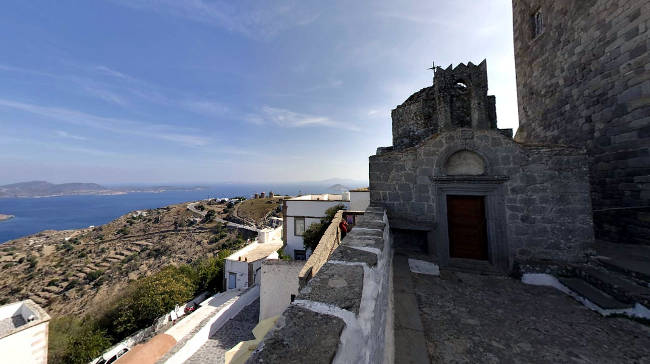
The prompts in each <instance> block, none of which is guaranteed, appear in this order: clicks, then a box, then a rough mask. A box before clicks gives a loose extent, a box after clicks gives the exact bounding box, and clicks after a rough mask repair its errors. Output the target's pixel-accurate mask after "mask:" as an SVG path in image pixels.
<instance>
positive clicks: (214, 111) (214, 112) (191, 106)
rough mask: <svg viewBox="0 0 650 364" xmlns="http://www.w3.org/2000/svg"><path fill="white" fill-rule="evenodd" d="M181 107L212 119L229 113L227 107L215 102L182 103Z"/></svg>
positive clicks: (192, 101)
mask: <svg viewBox="0 0 650 364" xmlns="http://www.w3.org/2000/svg"><path fill="white" fill-rule="evenodd" d="M182 106H183V107H184V108H186V109H187V110H190V111H192V112H195V113H198V114H203V115H207V116H213V117H223V116H226V115H227V114H229V113H230V108H228V106H226V105H224V104H222V103H220V102H217V101H206V100H189V101H184V102H183V103H182Z"/></svg>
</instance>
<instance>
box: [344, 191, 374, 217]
mask: <svg viewBox="0 0 650 364" xmlns="http://www.w3.org/2000/svg"><path fill="white" fill-rule="evenodd" d="M348 193H349V194H350V197H349V199H350V209H349V210H350V211H355V212H363V211H366V209H367V208H368V206H370V189H369V188H368V187H364V188H356V189H354V190H350V192H348Z"/></svg>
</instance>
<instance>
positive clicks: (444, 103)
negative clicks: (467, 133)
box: [433, 60, 497, 132]
mask: <svg viewBox="0 0 650 364" xmlns="http://www.w3.org/2000/svg"><path fill="white" fill-rule="evenodd" d="M433 88H434V94H435V101H436V110H437V114H438V128H439V131H440V132H442V131H448V130H452V129H456V128H472V129H496V126H497V120H496V107H495V102H496V98H495V97H494V96H488V94H487V91H488V82H487V64H486V61H485V60H483V62H481V63H480V64H479V65H478V66H476V65H474V64H472V62H468V63H467V65H465V64H463V63H461V64H459V65H458V66H456V68H452V66H451V65H450V66H449V67H447V68H446V69H442V68H441V67H436V69H435V73H434V83H433Z"/></svg>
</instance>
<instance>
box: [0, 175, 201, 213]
mask: <svg viewBox="0 0 650 364" xmlns="http://www.w3.org/2000/svg"><path fill="white" fill-rule="evenodd" d="M201 189H205V187H178V186H153V187H119V188H108V187H104V186H102V185H98V184H97V183H61V184H54V183H49V182H46V181H30V182H20V183H13V184H9V185H4V186H0V198H3V197H5V198H7V197H55V196H70V195H121V194H125V193H130V192H165V191H186V190H201ZM0 220H2V219H0Z"/></svg>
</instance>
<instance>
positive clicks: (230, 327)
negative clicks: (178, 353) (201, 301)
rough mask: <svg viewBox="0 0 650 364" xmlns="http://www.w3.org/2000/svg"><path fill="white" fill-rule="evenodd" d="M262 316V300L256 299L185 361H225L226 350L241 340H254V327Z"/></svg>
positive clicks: (188, 363) (189, 362)
mask: <svg viewBox="0 0 650 364" xmlns="http://www.w3.org/2000/svg"><path fill="white" fill-rule="evenodd" d="M259 316H260V300H259V298H258V299H257V300H255V301H254V302H253V303H251V304H250V305H248V306H246V307H244V309H242V310H241V311H240V312H239V313H238V314H237V316H235V317H233V318H232V319H230V320H229V321H228V322H226V323H225V324H224V325H223V326H222V327H221V329H219V330H218V331H217V332H216V333H215V334H214V335H213V336H212V337H210V340H208V341H207V342H206V343H205V344H203V346H202V347H201V348H200V349H199V350H198V351H197V352H196V353H194V355H192V357H190V358H189V359H188V360H187V361H186V362H185V363H187V364H195V363H196V364H199V363H224V362H225V354H226V351H228V350H230V349H231V348H232V347H233V346H235V345H237V344H238V343H239V342H240V341H245V340H253V339H255V336H253V328H255V326H257V320H258V319H259Z"/></svg>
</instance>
